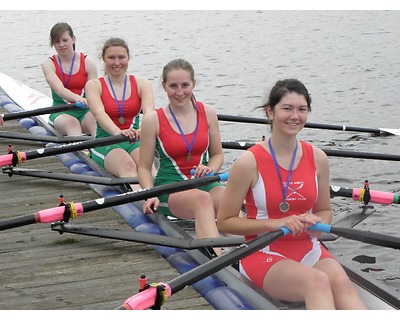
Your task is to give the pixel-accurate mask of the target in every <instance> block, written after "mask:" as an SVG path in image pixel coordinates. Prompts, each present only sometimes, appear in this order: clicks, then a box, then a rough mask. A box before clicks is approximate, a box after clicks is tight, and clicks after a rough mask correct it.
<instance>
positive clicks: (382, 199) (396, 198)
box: [330, 186, 400, 204]
mask: <svg viewBox="0 0 400 320" xmlns="http://www.w3.org/2000/svg"><path fill="white" fill-rule="evenodd" d="M367 192H368V193H369V199H368V201H366V190H365V189H364V188H346V187H339V186H330V193H331V197H346V198H352V199H354V200H356V201H359V202H363V203H366V204H368V202H373V203H380V204H392V203H400V195H399V194H396V193H391V192H385V191H377V190H368V191H367Z"/></svg>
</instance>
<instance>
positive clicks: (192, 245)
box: [51, 222, 244, 250]
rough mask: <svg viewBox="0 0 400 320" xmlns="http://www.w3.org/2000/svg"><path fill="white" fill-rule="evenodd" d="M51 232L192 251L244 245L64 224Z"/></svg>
mask: <svg viewBox="0 0 400 320" xmlns="http://www.w3.org/2000/svg"><path fill="white" fill-rule="evenodd" d="M51 230H53V231H58V232H60V233H64V232H66V233H74V234H81V235H87V236H94V237H99V238H107V239H117V240H124V241H131V242H139V243H146V244H152V245H159V246H165V247H173V248H181V249H187V250H194V249H199V248H205V247H233V246H239V245H242V244H243V243H244V238H243V237H233V236H230V237H219V238H207V239H195V238H176V237H170V236H165V235H159V234H149V233H143V232H137V231H123V230H115V229H102V228H93V227H83V226H77V225H70V224H65V223H61V222H58V223H53V224H52V225H51Z"/></svg>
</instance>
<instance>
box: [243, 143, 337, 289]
mask: <svg viewBox="0 0 400 320" xmlns="http://www.w3.org/2000/svg"><path fill="white" fill-rule="evenodd" d="M299 143H301V146H302V150H303V154H302V157H301V159H300V162H299V164H298V166H297V168H295V169H294V170H293V171H292V176H291V179H290V182H289V187H288V191H287V195H286V202H287V203H289V205H290V209H289V211H288V212H286V213H283V212H281V211H280V210H279V204H280V203H281V202H282V201H283V191H282V190H283V188H285V186H286V181H287V177H288V174H289V170H286V169H283V168H281V167H279V170H280V175H281V177H282V181H283V186H282V183H281V180H280V179H279V176H278V173H277V172H276V168H275V165H274V160H273V158H272V156H271V155H270V154H269V153H268V151H267V150H265V149H264V148H263V147H262V146H261V145H259V144H256V145H255V146H253V147H251V148H250V149H249V151H250V152H252V153H253V155H254V157H255V159H256V163H257V168H258V177H259V178H258V181H257V183H256V184H255V186H254V187H253V188H252V189H250V190H249V191H248V193H247V195H246V212H247V214H246V215H247V218H248V219H279V218H282V217H285V216H287V215H294V214H297V215H300V214H303V213H305V212H308V213H309V214H312V213H311V210H312V208H313V206H314V205H315V202H316V199H317V197H318V184H317V175H316V166H315V160H314V153H313V147H312V145H310V144H309V143H306V142H304V141H299ZM255 236H256V235H253V236H246V237H245V239H246V241H248V240H250V239H253V238H254V237H255ZM322 258H333V256H332V255H331V254H330V253H329V252H328V251H327V250H326V249H325V248H324V247H323V246H322V245H321V243H320V242H319V241H318V239H317V238H311V237H310V236H309V235H308V234H307V233H302V234H301V235H298V236H296V237H293V236H292V235H287V236H285V237H281V238H279V239H278V240H276V241H274V242H273V243H272V244H270V245H269V246H266V247H264V248H263V249H261V250H260V251H259V252H256V253H254V254H252V255H250V256H248V257H246V258H244V259H242V260H241V261H240V264H239V267H240V271H241V273H242V274H243V275H244V276H246V277H247V278H249V279H250V280H252V281H253V282H254V283H255V284H256V285H258V286H259V287H262V282H263V279H264V277H265V275H266V273H267V272H268V270H269V268H270V267H271V266H272V265H273V264H274V263H276V262H278V261H280V260H282V259H292V260H296V261H298V262H301V263H303V264H305V265H308V266H313V265H314V264H315V263H316V262H317V261H319V260H320V259H322Z"/></svg>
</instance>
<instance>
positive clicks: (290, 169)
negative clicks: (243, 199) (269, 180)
mask: <svg viewBox="0 0 400 320" xmlns="http://www.w3.org/2000/svg"><path fill="white" fill-rule="evenodd" d="M297 144H298V143H297V140H296V147H295V148H294V151H293V156H292V161H291V162H290V167H289V174H288V178H287V181H286V186H285V188H283V181H282V177H281V172H280V170H279V165H278V161H277V160H276V155H275V152H274V149H273V148H272V143H271V138H269V139H268V145H269V149H270V150H271V156H272V158H273V159H274V165H275V169H276V172H277V173H278V177H279V180H280V181H281V185H282V193H283V202H286V196H287V192H288V190H289V184H290V179H291V177H292V171H293V166H294V160H295V159H296V154H297Z"/></svg>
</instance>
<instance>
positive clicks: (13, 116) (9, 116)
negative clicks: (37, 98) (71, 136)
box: [1, 102, 86, 121]
mask: <svg viewBox="0 0 400 320" xmlns="http://www.w3.org/2000/svg"><path fill="white" fill-rule="evenodd" d="M77 108H86V105H84V104H83V103H81V102H76V103H72V104H71V103H67V104H62V105H59V106H52V107H46V108H39V109H34V110H27V111H21V112H15V113H6V114H2V115H1V116H2V117H3V120H4V121H7V120H15V119H21V118H25V117H32V116H39V115H42V114H48V113H54V112H61V111H67V110H72V109H77Z"/></svg>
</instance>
